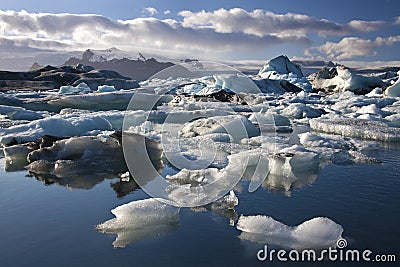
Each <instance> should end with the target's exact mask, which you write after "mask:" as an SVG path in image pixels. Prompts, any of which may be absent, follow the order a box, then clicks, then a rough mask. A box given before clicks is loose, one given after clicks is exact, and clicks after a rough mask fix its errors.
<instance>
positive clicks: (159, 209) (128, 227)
mask: <svg viewBox="0 0 400 267" xmlns="http://www.w3.org/2000/svg"><path fill="white" fill-rule="evenodd" d="M111 213H112V214H114V215H115V218H114V219H111V220H108V221H105V222H104V223H102V224H99V225H97V226H96V230H98V231H100V232H103V233H107V234H117V235H118V236H117V238H116V240H115V241H114V243H113V245H114V246H115V247H124V246H125V245H127V244H129V243H133V242H136V241H139V240H142V239H145V238H152V237H157V236H160V235H163V234H166V233H169V232H172V231H174V230H176V229H177V228H178V220H179V208H177V207H174V206H170V205H167V204H164V203H162V202H161V201H160V199H154V198H151V199H144V200H137V201H132V202H130V203H128V204H124V205H121V206H118V207H116V208H115V209H113V210H111Z"/></svg>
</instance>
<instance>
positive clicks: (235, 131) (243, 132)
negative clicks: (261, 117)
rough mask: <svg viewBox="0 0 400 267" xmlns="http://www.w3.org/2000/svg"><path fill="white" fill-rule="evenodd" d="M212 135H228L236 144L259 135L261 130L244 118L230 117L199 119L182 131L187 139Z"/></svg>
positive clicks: (182, 134)
mask: <svg viewBox="0 0 400 267" xmlns="http://www.w3.org/2000/svg"><path fill="white" fill-rule="evenodd" d="M212 133H227V134H229V135H230V136H231V138H232V140H233V141H235V142H238V141H240V140H241V139H243V138H249V137H253V136H257V135H259V133H260V132H259V130H258V129H257V128H256V127H255V126H254V125H253V124H252V123H251V122H250V121H249V120H248V119H247V118H246V117H244V116H241V115H228V116H214V117H209V118H205V119H198V120H195V121H193V122H189V123H186V124H185V125H184V126H183V128H182V129H181V131H180V134H181V136H183V137H185V138H189V137H195V136H199V135H206V134H212Z"/></svg>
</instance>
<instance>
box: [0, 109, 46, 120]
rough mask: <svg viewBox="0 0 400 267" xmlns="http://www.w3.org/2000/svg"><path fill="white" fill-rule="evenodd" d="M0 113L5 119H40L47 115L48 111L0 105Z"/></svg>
mask: <svg viewBox="0 0 400 267" xmlns="http://www.w3.org/2000/svg"><path fill="white" fill-rule="evenodd" d="M0 115H4V116H5V117H6V118H7V119H10V120H28V121H33V120H38V119H42V118H44V117H46V116H48V115H49V113H48V112H43V111H32V110H27V109H25V108H22V107H12V106H5V105H0Z"/></svg>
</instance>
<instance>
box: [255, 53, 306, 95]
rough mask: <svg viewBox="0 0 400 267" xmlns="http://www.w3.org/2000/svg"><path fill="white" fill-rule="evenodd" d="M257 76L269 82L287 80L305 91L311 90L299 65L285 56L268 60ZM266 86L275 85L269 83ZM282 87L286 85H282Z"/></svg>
mask: <svg viewBox="0 0 400 267" xmlns="http://www.w3.org/2000/svg"><path fill="white" fill-rule="evenodd" d="M258 76H259V77H261V78H262V79H265V80H267V81H269V83H271V81H287V82H289V83H290V84H292V85H294V86H296V87H297V88H301V89H302V90H304V91H306V92H311V91H312V86H311V83H310V82H309V81H308V80H307V78H306V77H303V73H302V71H301V69H300V67H299V66H297V65H296V64H294V63H292V62H291V61H290V60H289V58H288V57H286V56H278V57H276V58H274V59H271V60H270V61H268V62H267V63H266V64H265V65H264V66H263V67H262V68H261V70H260V71H259V72H258ZM281 85H282V84H281ZM267 87H276V86H274V85H273V84H271V85H269V86H267ZM284 87H288V86H287V85H284ZM267 90H268V89H267Z"/></svg>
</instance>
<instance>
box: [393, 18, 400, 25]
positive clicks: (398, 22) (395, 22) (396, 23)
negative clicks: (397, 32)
mask: <svg viewBox="0 0 400 267" xmlns="http://www.w3.org/2000/svg"><path fill="white" fill-rule="evenodd" d="M394 24H395V25H399V24H400V16H398V17H396V18H395V20H394Z"/></svg>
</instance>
